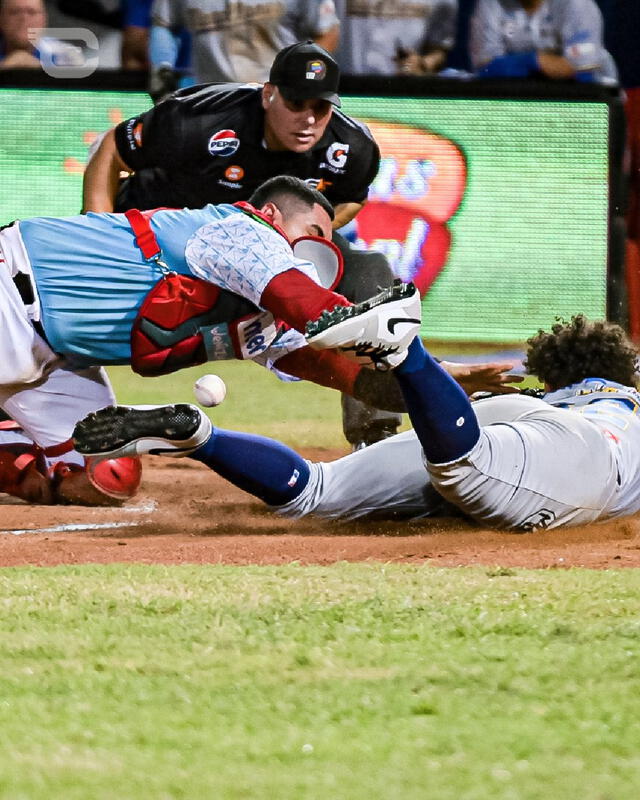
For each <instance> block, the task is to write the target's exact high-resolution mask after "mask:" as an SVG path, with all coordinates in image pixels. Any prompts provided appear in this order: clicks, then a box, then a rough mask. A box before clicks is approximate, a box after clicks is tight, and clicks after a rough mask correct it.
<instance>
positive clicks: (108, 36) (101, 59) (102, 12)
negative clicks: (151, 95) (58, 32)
mask: <svg viewBox="0 0 640 800" xmlns="http://www.w3.org/2000/svg"><path fill="white" fill-rule="evenodd" d="M45 5H46V7H47V12H48V16H49V25H50V26H51V27H52V28H85V29H87V30H89V31H91V32H92V33H93V34H95V36H96V37H97V39H98V67H99V69H119V68H120V65H121V61H120V49H121V42H122V10H121V7H120V0H47V2H46V3H45Z"/></svg>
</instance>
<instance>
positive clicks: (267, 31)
mask: <svg viewBox="0 0 640 800" xmlns="http://www.w3.org/2000/svg"><path fill="white" fill-rule="evenodd" d="M152 22H153V26H154V27H153V29H152V42H153V39H154V35H155V32H154V29H155V27H156V26H158V27H160V28H165V29H169V30H172V31H174V30H176V29H177V28H180V27H184V28H186V29H187V30H188V31H189V33H190V34H191V37H192V59H193V71H194V75H195V79H196V82H198V83H208V82H213V81H224V82H257V83H264V82H265V81H267V80H268V78H269V69H270V67H271V64H272V62H273V59H274V58H275V55H276V53H277V52H278V51H279V50H282V49H283V48H284V47H287V46H288V45H291V44H294V43H295V42H296V41H298V40H300V39H306V38H309V39H313V40H314V41H315V42H316V43H317V44H318V45H319V46H320V47H322V48H324V49H325V50H328V51H329V52H332V51H333V50H335V49H336V47H337V44H338V36H339V24H338V18H337V16H336V12H335V5H334V0H286V1H285V2H283V3H274V2H272V0H255V2H253V3H252V4H248V3H247V4H245V3H226V2H223V0H155V2H154V4H153V8H152Z"/></svg>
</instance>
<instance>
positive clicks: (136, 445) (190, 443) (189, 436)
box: [73, 403, 212, 458]
mask: <svg viewBox="0 0 640 800" xmlns="http://www.w3.org/2000/svg"><path fill="white" fill-rule="evenodd" d="M211 430H212V425H211V420H210V419H209V417H207V416H206V415H205V414H203V412H202V411H200V409H199V408H197V407H196V406H193V405H190V404H189V403H177V404H176V405H172V406H108V407H107V408H102V409H100V411H94V412H93V413H92V414H89V415H88V416H86V417H85V418H84V419H82V420H80V422H78V423H77V425H76V427H75V429H74V431H73V439H74V441H75V446H76V450H77V451H78V452H79V453H82V454H83V455H87V456H102V457H104V458H118V457H120V456H136V455H141V454H142V453H153V454H155V455H165V456H185V455H188V454H189V453H192V452H193V451H194V450H196V449H197V448H198V447H200V445H202V444H204V443H205V442H206V441H207V439H208V438H209V436H210V435H211Z"/></svg>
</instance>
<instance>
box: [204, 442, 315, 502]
mask: <svg viewBox="0 0 640 800" xmlns="http://www.w3.org/2000/svg"><path fill="white" fill-rule="evenodd" d="M190 457H191V458H195V459H196V460H197V461H201V462H202V463H203V464H206V465H207V466H208V467H210V468H211V469H212V470H213V471H214V472H217V473H218V475H222V477H223V478H226V479H227V480H228V481H230V482H231V483H233V484H234V486H237V487H239V488H240V489H243V490H244V491H245V492H249V494H253V495H255V496H256V497H259V498H260V500H264V502H265V503H267V504H268V505H270V506H282V505H284V504H285V503H288V502H289V501H291V500H293V499H294V498H296V497H297V496H298V495H299V494H301V493H302V490H303V489H304V488H305V486H306V485H307V483H308V482H309V474H310V471H309V465H308V464H307V462H306V461H305V460H304V459H303V458H302V456H300V455H298V454H297V453H296V452H295V450H291V448H289V447H286V446H285V445H283V444H282V443H281V442H276V441H274V440H273V439H267V438H266V437H265V436H256V435H253V434H251V433H237V432H236V431H225V430H221V429H220V428H214V429H213V431H212V433H211V436H210V437H209V439H208V440H207V441H206V442H205V443H204V444H203V445H202V446H201V447H199V448H198V449H197V450H196V451H194V452H193V453H191V456H190Z"/></svg>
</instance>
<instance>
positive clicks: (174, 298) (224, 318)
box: [126, 209, 278, 377]
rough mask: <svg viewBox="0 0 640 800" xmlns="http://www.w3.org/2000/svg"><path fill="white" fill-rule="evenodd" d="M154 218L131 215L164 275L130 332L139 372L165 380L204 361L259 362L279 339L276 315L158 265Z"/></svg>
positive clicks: (142, 242)
mask: <svg viewBox="0 0 640 800" xmlns="http://www.w3.org/2000/svg"><path fill="white" fill-rule="evenodd" d="M154 210H157V209H154ZM152 213H153V212H146V213H144V214H143V213H141V212H140V211H137V210H135V209H134V210H132V211H128V212H126V216H127V218H128V220H129V222H130V223H131V227H132V228H133V231H134V233H135V234H136V241H137V242H138V245H139V246H140V249H141V250H142V253H143V255H144V256H145V258H148V259H154V260H155V261H156V262H157V263H158V265H159V266H160V268H161V269H162V270H163V277H162V278H160V280H159V281H158V282H157V283H156V284H155V286H154V287H153V288H152V289H151V290H150V292H149V293H148V294H147V296H146V297H145V299H144V301H143V303H142V305H141V306H140V309H139V311H138V315H137V317H136V319H135V322H134V324H133V327H132V329H131V368H132V369H133V370H134V372H137V373H138V374H139V375H144V376H149V377H151V376H154V375H166V374H169V373H171V372H175V371H176V370H178V369H183V368H184V367H189V366H196V365H198V364H203V363H204V362H205V361H220V360H225V359H234V358H239V359H245V358H255V356H257V355H259V354H260V353H261V352H263V351H264V350H266V349H267V348H268V347H269V345H270V344H271V343H272V342H273V340H274V339H275V338H276V335H277V333H278V326H277V324H276V322H275V320H274V318H273V315H272V314H270V313H269V312H268V311H261V310H260V309H259V308H258V307H257V306H255V305H254V304H253V303H251V302H250V301H249V300H246V299H244V298H242V297H239V296H238V295H235V294H232V293H231V292H227V291H225V290H223V289H220V288H219V287H218V286H215V285H214V284H212V283H209V282H208V281H203V280H200V279H199V278H195V277H190V276H188V275H181V274H178V273H175V272H172V271H170V270H169V268H168V267H166V265H165V264H163V263H162V262H161V261H160V259H159V255H160V254H161V251H160V247H159V245H158V243H157V240H156V238H155V236H154V235H153V232H152V231H151V228H150V226H149V222H148V218H149V216H151V214H152Z"/></svg>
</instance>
